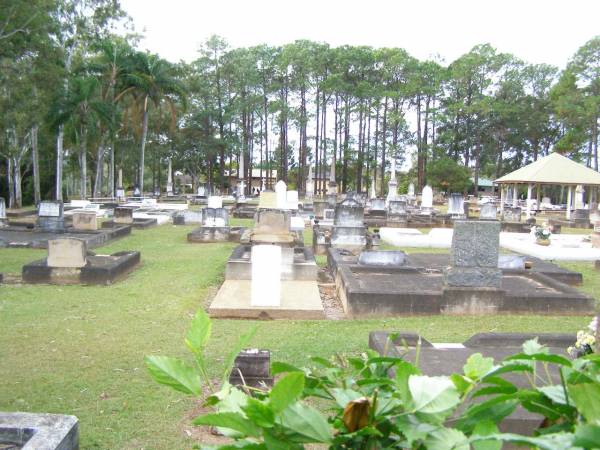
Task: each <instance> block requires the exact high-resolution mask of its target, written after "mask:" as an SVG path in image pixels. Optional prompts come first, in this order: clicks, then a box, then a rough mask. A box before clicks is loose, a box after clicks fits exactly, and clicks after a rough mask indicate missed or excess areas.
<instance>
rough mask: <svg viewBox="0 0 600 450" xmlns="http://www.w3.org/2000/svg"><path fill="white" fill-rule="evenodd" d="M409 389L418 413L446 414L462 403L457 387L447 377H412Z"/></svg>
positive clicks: (409, 380)
mask: <svg viewBox="0 0 600 450" xmlns="http://www.w3.org/2000/svg"><path fill="white" fill-rule="evenodd" d="M408 388H409V390H410V394H411V396H412V401H413V409H414V410H415V411H416V412H420V413H424V414H439V413H444V412H446V411H450V410H451V409H452V408H454V407H455V406H456V405H457V404H458V403H459V402H460V397H459V395H458V391H457V390H456V386H454V383H453V382H452V381H451V380H450V379H449V378H447V377H428V376H421V375H411V376H410V377H409V378H408Z"/></svg>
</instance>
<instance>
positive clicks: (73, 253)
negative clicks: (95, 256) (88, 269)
mask: <svg viewBox="0 0 600 450" xmlns="http://www.w3.org/2000/svg"><path fill="white" fill-rule="evenodd" d="M86 255H87V246H86V243H85V241H84V240H81V239H73V238H68V239H49V240H48V259H47V260H46V263H47V264H48V267H53V268H79V267H84V266H85V264H86Z"/></svg>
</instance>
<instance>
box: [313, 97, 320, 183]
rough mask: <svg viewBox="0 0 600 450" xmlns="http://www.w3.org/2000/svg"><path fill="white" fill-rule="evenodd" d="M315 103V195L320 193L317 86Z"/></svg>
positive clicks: (318, 102)
mask: <svg viewBox="0 0 600 450" xmlns="http://www.w3.org/2000/svg"><path fill="white" fill-rule="evenodd" d="M315 103H316V104H317V113H316V114H315V118H316V121H317V124H316V126H315V175H316V176H317V182H316V183H314V193H315V195H318V194H319V182H320V179H319V133H320V130H321V128H320V127H319V121H320V120H321V114H320V108H321V103H320V101H319V88H318V87H317V95H316V97H315Z"/></svg>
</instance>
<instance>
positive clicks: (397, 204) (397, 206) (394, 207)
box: [388, 200, 407, 216]
mask: <svg viewBox="0 0 600 450" xmlns="http://www.w3.org/2000/svg"><path fill="white" fill-rule="evenodd" d="M406 206H407V205H406V200H394V201H391V202H390V203H389V205H388V216H390V215H392V216H402V215H406V213H407V212H406Z"/></svg>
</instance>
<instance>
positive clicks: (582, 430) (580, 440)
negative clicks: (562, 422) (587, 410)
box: [573, 425, 600, 448]
mask: <svg viewBox="0 0 600 450" xmlns="http://www.w3.org/2000/svg"><path fill="white" fill-rule="evenodd" d="M573 445H576V446H578V447H583V448H600V426H598V425H577V426H576V427H575V440H574V441H573Z"/></svg>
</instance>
